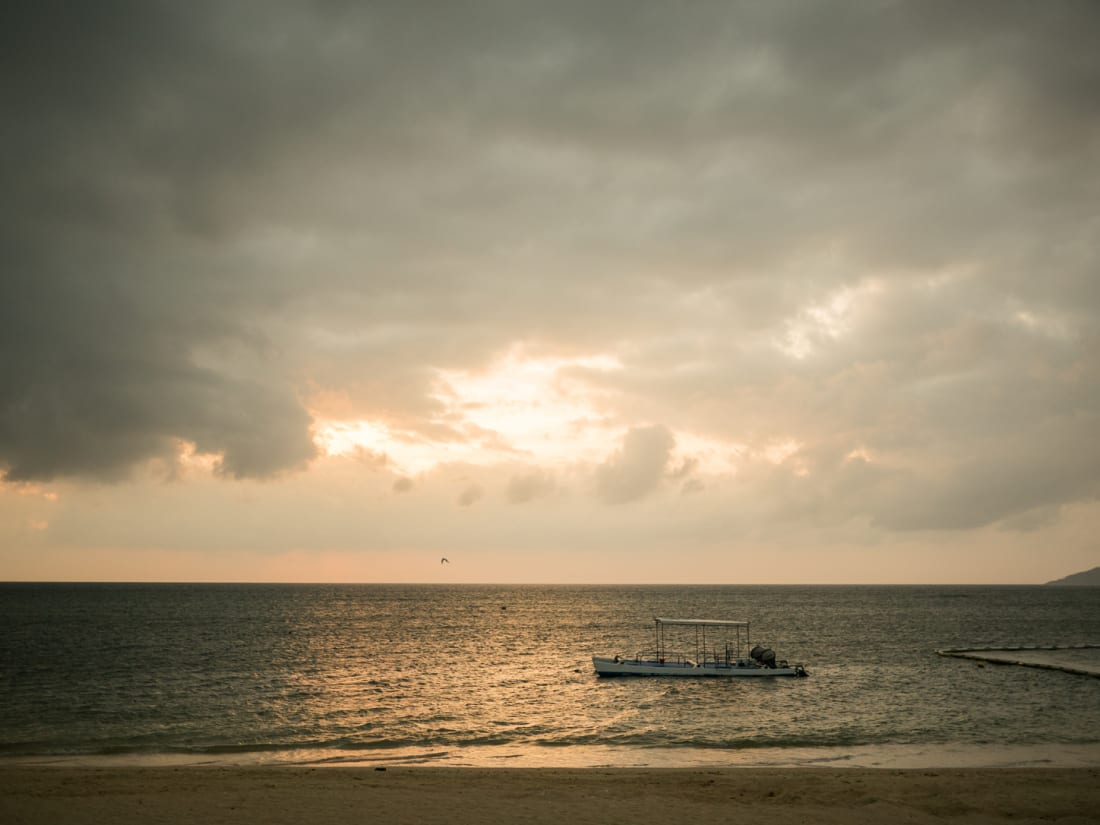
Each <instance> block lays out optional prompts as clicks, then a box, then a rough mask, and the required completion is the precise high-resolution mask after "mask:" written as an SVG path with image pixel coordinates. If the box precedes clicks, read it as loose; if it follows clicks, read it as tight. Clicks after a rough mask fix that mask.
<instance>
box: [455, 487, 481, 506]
mask: <svg viewBox="0 0 1100 825" xmlns="http://www.w3.org/2000/svg"><path fill="white" fill-rule="evenodd" d="M484 495H485V491H484V490H483V489H482V488H481V486H480V485H477V484H470V485H467V486H466V487H465V488H464V489H463V490H462V492H461V493H459V494H458V506H459V507H470V506H472V505H474V504H476V503H477V502H478V501H479V500H480V499H481V497H482V496H484Z"/></svg>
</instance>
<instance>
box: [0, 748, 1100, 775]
mask: <svg viewBox="0 0 1100 825" xmlns="http://www.w3.org/2000/svg"><path fill="white" fill-rule="evenodd" d="M5 766H15V767H51V768H52V767H56V768H83V769H142V768H149V769H154V768H240V769H250V768H325V769H329V768H364V769H372V768H375V767H389V768H396V767H409V768H424V769H435V768H463V769H486V770H508V769H521V770H522V769H546V770H574V769H613V770H618V769H624V770H629V769H639V770H709V769H719V770H722V769H755V768H761V769H764V768H770V769H803V768H822V769H836V770H853V769H883V770H999V769H1017V768H1024V769H1026V768H1040V769H1078V768H1097V769H1100V743H1095V744H1053V743H1046V744H1028V745H1003V744H981V745H975V744H951V745H947V744H925V745H912V744H909V745H853V746H846V747H842V746H833V747H806V748H790V747H788V748H746V749H720V748H709V749H708V748H631V747H614V746H591V745H590V746H576V745H574V746H570V747H568V748H557V747H529V746H528V747H506V746H501V745H492V746H482V747H459V748H451V749H446V748H437V749H377V750H344V751H333V750H327V749H316V750H286V751H283V750H266V751H251V752H233V753H203V752H193V753H152V752H135V753H118V754H39V755H8V756H0V768H3V767H5Z"/></svg>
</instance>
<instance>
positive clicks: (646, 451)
mask: <svg viewBox="0 0 1100 825" xmlns="http://www.w3.org/2000/svg"><path fill="white" fill-rule="evenodd" d="M675 443H676V441H675V439H674V438H673V435H672V433H671V432H669V430H668V429H667V428H666V427H662V426H659V425H654V426H649V427H636V428H634V429H631V430H630V431H629V432H628V433H627V434H626V436H625V437H624V438H623V446H622V449H620V450H618V451H617V452H615V453H614V454H613V455H612V456H611V457H610V458H608V459H607V460H606V461H605V462H604V463H603V464H601V465H600V466H599V467H597V468H596V489H597V491H598V493H599V496H600V498H602V499H603V500H604V501H605V502H607V503H608V504H625V503H627V502H630V501H635V500H637V499H640V498H642V497H644V496H645V495H647V494H648V493H650V492H652V491H653V490H655V489H656V488H657V485H658V484H660V482H661V480H662V479H663V478H664V476H665V467H666V466H667V465H668V461H669V458H670V457H671V455H672V448H673V447H674V446H675Z"/></svg>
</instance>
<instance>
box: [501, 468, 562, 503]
mask: <svg viewBox="0 0 1100 825" xmlns="http://www.w3.org/2000/svg"><path fill="white" fill-rule="evenodd" d="M556 488H557V484H556V482H555V481H554V476H553V475H552V474H551V473H549V472H547V471H544V470H538V469H535V470H531V471H530V472H527V473H523V474H520V475H514V476H512V477H511V478H509V479H508V486H507V488H506V489H505V496H506V497H507V499H508V501H509V503H511V504H525V503H527V502H529V501H534V500H535V499H539V498H544V497H546V496H548V495H551V494H552V493H553V492H554V490H555V489H556Z"/></svg>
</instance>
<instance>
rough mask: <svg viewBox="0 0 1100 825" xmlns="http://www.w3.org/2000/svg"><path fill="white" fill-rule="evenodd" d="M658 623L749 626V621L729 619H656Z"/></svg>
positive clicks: (696, 625)
mask: <svg viewBox="0 0 1100 825" xmlns="http://www.w3.org/2000/svg"><path fill="white" fill-rule="evenodd" d="M655 621H656V622H657V624H678V625H689V626H695V627H700V626H704V627H748V626H749V623H748V622H732V621H729V620H728V619H655Z"/></svg>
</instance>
